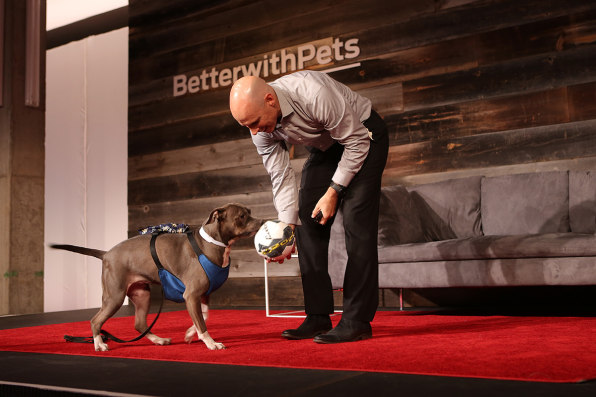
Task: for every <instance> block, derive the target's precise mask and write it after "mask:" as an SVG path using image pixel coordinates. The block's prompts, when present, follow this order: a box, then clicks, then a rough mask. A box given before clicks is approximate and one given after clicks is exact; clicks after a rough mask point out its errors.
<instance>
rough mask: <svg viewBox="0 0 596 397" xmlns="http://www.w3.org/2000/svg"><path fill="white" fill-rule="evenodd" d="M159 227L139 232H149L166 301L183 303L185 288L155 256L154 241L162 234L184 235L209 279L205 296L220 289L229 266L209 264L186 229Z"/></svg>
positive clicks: (154, 255) (152, 253) (151, 248)
mask: <svg viewBox="0 0 596 397" xmlns="http://www.w3.org/2000/svg"><path fill="white" fill-rule="evenodd" d="M161 226H162V225H160V226H158V227H156V228H155V229H149V230H147V229H145V230H143V231H141V234H148V232H151V241H150V243H149V248H150V250H151V257H152V258H153V261H154V262H155V265H156V266H157V272H158V273H159V279H160V281H161V285H162V288H163V291H164V296H165V297H166V299H168V300H171V301H174V302H178V303H180V302H184V291H186V286H185V285H184V283H183V282H182V281H180V279H179V278H178V277H176V276H174V275H173V274H172V273H170V272H169V271H167V270H166V269H164V267H163V265H162V264H161V262H160V260H159V258H158V256H157V251H156V250H155V240H156V239H157V236H159V235H160V234H163V233H186V236H187V237H188V241H189V243H190V245H191V246H192V249H193V251H194V252H195V254H196V255H197V259H198V261H199V263H200V264H201V267H202V268H203V270H204V271H205V273H206V274H207V278H208V279H209V289H208V290H207V295H209V294H210V293H211V292H213V291H215V290H217V289H218V288H219V287H221V286H222V284H223V283H224V282H225V281H226V280H227V279H228V276H229V274H230V266H229V265H228V266H226V267H220V266H217V265H216V264H215V263H213V262H211V261H210V260H209V259H208V258H207V257H206V256H205V254H203V252H202V251H201V249H200V248H199V245H198V244H197V242H196V240H195V239H194V237H193V235H192V231H186V229H183V230H180V229H178V230H176V231H170V230H171V229H170V230H167V229H164V228H161ZM143 232H145V233H143Z"/></svg>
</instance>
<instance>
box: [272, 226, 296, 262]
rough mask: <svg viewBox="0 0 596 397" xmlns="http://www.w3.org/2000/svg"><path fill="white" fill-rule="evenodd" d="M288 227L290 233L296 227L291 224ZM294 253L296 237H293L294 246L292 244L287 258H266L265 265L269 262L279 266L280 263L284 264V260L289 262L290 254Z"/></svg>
mask: <svg viewBox="0 0 596 397" xmlns="http://www.w3.org/2000/svg"><path fill="white" fill-rule="evenodd" d="M290 227H291V228H292V231H294V230H296V225H292V224H291V225H290ZM294 252H296V237H295V236H294V244H292V250H291V251H290V253H289V254H288V255H287V256H285V257H282V256H280V257H277V258H274V259H271V258H267V263H271V262H277V263H280V264H281V263H284V261H285V260H286V259H287V260H290V259H291V258H292V254H293V253H294Z"/></svg>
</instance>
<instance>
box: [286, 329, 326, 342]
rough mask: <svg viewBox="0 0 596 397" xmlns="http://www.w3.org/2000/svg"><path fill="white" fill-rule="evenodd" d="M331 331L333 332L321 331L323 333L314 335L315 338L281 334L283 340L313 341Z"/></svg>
mask: <svg viewBox="0 0 596 397" xmlns="http://www.w3.org/2000/svg"><path fill="white" fill-rule="evenodd" d="M329 331H331V328H329V329H328V330H326V331H321V332H319V333H317V334H316V335H313V336H293V335H284V334H283V333H282V334H281V336H282V337H283V338H286V339H288V340H304V339H313V338H314V337H316V336H319V335H323V334H326V333H327V332H329Z"/></svg>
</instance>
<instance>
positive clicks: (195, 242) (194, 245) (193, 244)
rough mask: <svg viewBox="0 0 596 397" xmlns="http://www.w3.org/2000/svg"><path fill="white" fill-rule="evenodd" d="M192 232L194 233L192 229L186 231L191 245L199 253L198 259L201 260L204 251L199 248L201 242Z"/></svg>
mask: <svg viewBox="0 0 596 397" xmlns="http://www.w3.org/2000/svg"><path fill="white" fill-rule="evenodd" d="M192 233H193V232H192V231H190V232H186V237H188V241H189V242H190V246H191V247H192V250H193V251H194V252H195V254H196V255H197V260H198V261H199V262H201V254H202V253H203V251H201V249H200V248H199V244H198V243H197V240H195V238H194V237H193V235H192Z"/></svg>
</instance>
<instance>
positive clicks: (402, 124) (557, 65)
mask: <svg viewBox="0 0 596 397" xmlns="http://www.w3.org/2000/svg"><path fill="white" fill-rule="evenodd" d="M129 3H130V5H129V26H130V63H129V68H130V78H129V84H130V87H129V175H128V179H129V188H128V203H129V230H130V234H131V235H134V234H135V233H136V230H137V229H138V228H140V227H142V226H146V225H149V224H156V223H161V222H186V223H190V224H200V223H202V221H203V219H204V218H205V217H206V216H207V215H208V213H209V211H210V210H211V209H212V208H215V207H217V206H219V205H221V204H223V203H226V202H242V203H245V204H246V205H248V206H250V207H251V208H252V209H253V213H254V214H255V215H256V216H260V217H275V215H276V214H275V211H274V208H273V205H272V202H271V191H270V190H271V184H270V181H269V177H268V176H267V174H266V173H265V172H264V169H263V167H262V164H261V160H260V158H259V157H258V155H257V154H256V151H255V149H254V147H253V146H252V143H251V140H250V138H249V133H248V131H247V130H246V129H243V128H241V127H239V126H238V125H237V124H236V122H235V121H234V120H233V118H232V117H231V116H230V114H229V111H228V94H229V88H230V86H229V84H231V81H230V79H231V78H233V77H231V78H230V77H229V76H224V75H223V72H222V71H223V70H224V69H229V70H230V71H231V72H232V73H237V74H239V75H240V76H241V75H242V72H241V68H240V67H239V66H240V65H245V66H247V65H250V64H251V63H252V64H253V65H255V64H256V63H257V62H259V61H263V60H267V59H271V58H270V57H272V56H273V54H281V52H282V50H284V51H285V53H286V54H289V53H293V54H297V53H298V50H299V48H300V47H301V46H305V45H308V44H311V45H312V46H313V47H314V48H320V47H321V46H323V45H329V46H332V44H333V43H334V42H335V41H336V40H337V41H339V42H341V43H344V45H345V44H346V43H347V42H348V40H351V39H357V47H358V53H357V56H355V57H352V58H349V59H348V57H347V56H343V55H345V54H346V51H347V50H348V48H347V47H342V48H341V50H342V51H343V52H341V53H340V54H339V55H340V56H337V54H332V56H331V57H327V59H324V61H326V63H325V64H319V63H317V62H315V61H314V60H311V61H309V62H307V63H306V64H305V67H306V68H311V69H329V68H336V67H341V66H345V65H353V64H354V63H359V66H357V67H351V68H348V69H344V70H339V71H336V72H332V73H331V76H332V77H334V78H336V79H337V80H339V81H341V82H343V83H345V84H347V85H349V86H351V87H352V88H353V89H355V90H357V91H359V92H362V93H363V94H365V95H367V96H368V97H370V98H371V99H372V101H373V103H374V106H375V107H376V108H377V110H378V111H379V113H380V114H381V115H382V116H383V117H384V118H385V120H386V121H387V123H388V125H389V129H390V139H391V148H390V154H389V160H388V164H387V169H386V172H385V177H384V183H385V184H389V183H396V182H402V183H407V184H415V183H421V182H427V181H429V180H438V179H445V178H448V177H453V176H454V175H465V174H471V173H480V172H482V173H487V172H489V173H490V172H494V173H498V172H511V171H520V172H521V171H524V170H532V169H549V168H557V167H563V168H565V167H573V166H578V167H579V166H582V165H584V164H591V165H594V164H596V135H595V134H596V67H595V65H596V2H594V1H593V0H566V1H559V0H370V1H367V2H362V1H360V0H358V1H356V0H333V1H330V0H304V1H300V2H278V1H270V0H259V1H249V0H205V1H195V0H170V1H168V2H155V1H148V0H131V1H130V2H129ZM352 44H353V42H352ZM354 54H355V52H352V54H351V55H352V56H353V55H354ZM342 58H343V59H342ZM290 66H291V64H290ZM290 66H288V68H290ZM235 67H237V69H235ZM272 67H273V66H272ZM203 71H205V72H206V73H211V72H214V71H217V72H221V73H222V75H221V76H219V78H220V80H217V76H213V78H212V79H211V78H209V77H207V76H204V77H205V78H204V80H202V81H201V80H200V74H201V73H202V72H203ZM268 72H269V75H268V76H267V78H266V79H267V80H272V79H274V78H276V77H278V75H274V73H273V70H269V71H268ZM214 73H215V72H214ZM264 73H265V71H264V70H261V74H262V75H264ZM181 75H184V76H185V78H186V79H187V80H188V81H189V82H190V79H191V78H192V76H195V82H196V83H197V84H196V85H195V86H193V88H194V91H197V90H198V92H195V93H189V92H187V93H185V94H184V95H175V94H176V85H175V80H176V76H181ZM222 78H223V79H222ZM200 82H202V83H203V85H201V83H200ZM218 82H219V83H221V84H218ZM205 83H206V84H207V85H205ZM187 88H188V86H186V88H185V89H187ZM178 89H179V91H178V93H180V90H181V88H180V86H178ZM292 150H293V166H294V169H295V170H296V171H297V172H299V171H300V167H301V165H302V163H303V162H304V159H305V157H306V154H305V151H304V150H303V149H302V148H298V147H296V148H292ZM233 258H234V259H235V260H234V267H233V269H232V272H231V277H232V278H235V279H236V280H234V281H233V282H232V283H233V284H234V288H236V289H237V291H238V290H241V289H242V288H243V286H244V288H245V289H246V290H247V291H246V296H249V295H251V294H252V298H254V299H257V298H258V299H261V294H262V290H261V289H259V288H261V287H259V288H257V286H260V285H261V284H262V276H263V270H262V262H261V261H260V260H259V259H258V257H256V255H255V254H254V252H253V250H252V249H251V242H250V241H245V242H244V243H242V244H239V245H238V246H237V247H235V249H234V254H233ZM293 262H295V260H294V261H290V262H289V263H288V262H286V263H285V264H284V265H280V266H275V267H273V268H271V269H270V271H271V272H272V274H273V276H276V277H282V276H298V270H297V265H296V263H293ZM252 287H254V288H252ZM255 290H258V291H257V292H254V291H255ZM226 299H227V298H226ZM247 301H250V296H249V298H247ZM255 302H257V301H256V300H255ZM236 303H238V302H236ZM259 303H262V302H261V301H259Z"/></svg>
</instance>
